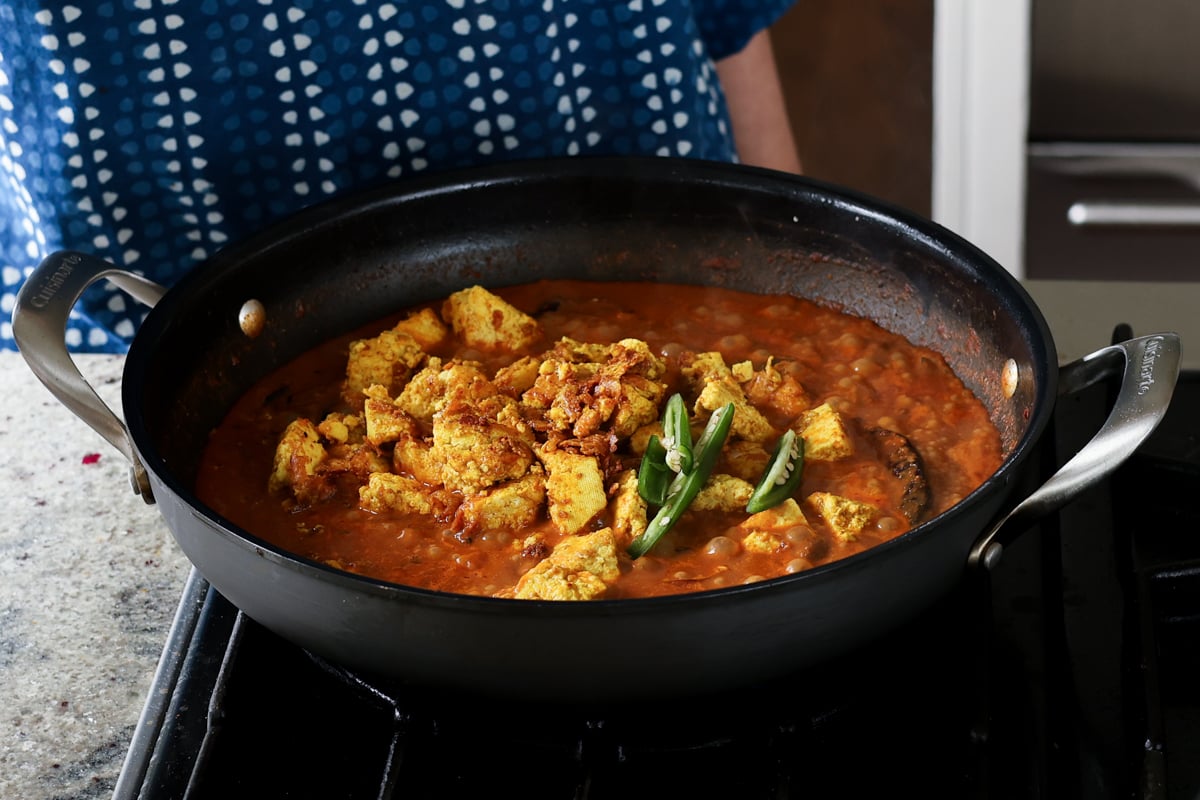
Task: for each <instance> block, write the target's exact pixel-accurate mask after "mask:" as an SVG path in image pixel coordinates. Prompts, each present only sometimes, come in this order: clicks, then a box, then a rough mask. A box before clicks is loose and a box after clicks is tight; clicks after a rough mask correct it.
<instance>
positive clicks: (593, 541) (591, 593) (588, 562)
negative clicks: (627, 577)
mask: <svg viewBox="0 0 1200 800" xmlns="http://www.w3.org/2000/svg"><path fill="white" fill-rule="evenodd" d="M620 574H621V573H620V567H619V565H618V562H617V544H616V540H615V538H614V537H613V532H612V530H611V529H610V528H604V529H602V530H598V531H596V532H594V533H588V534H583V535H580V536H567V537H565V538H564V539H563V540H562V541H560V542H559V543H558V545H556V546H555V548H554V550H553V551H552V552H551V553H550V555H549V556H547V557H546V558H545V559H543V560H542V561H540V562H538V563H537V564H536V565H534V567H533V568H532V569H530V570H529V571H528V572H526V573H525V574H524V575H522V576H521V579H520V580H519V581H517V586H516V592H515V594H516V597H518V598H521V599H525V600H591V599H594V598H596V597H599V596H601V595H602V594H604V592H605V591H607V589H608V584H609V583H610V582H612V581H615V580H616V579H617V577H618V576H619V575H620Z"/></svg>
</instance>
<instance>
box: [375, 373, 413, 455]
mask: <svg viewBox="0 0 1200 800" xmlns="http://www.w3.org/2000/svg"><path fill="white" fill-rule="evenodd" d="M363 394H364V395H366V399H365V400H363V418H364V419H365V420H366V423H367V431H366V440H367V441H368V442H370V443H371V444H373V445H375V446H379V445H381V444H384V443H386V442H394V441H397V440H398V439H401V438H412V437H414V436H417V435H418V433H419V432H418V429H417V421H416V420H415V419H413V418H412V417H411V416H409V415H408V414H406V413H405V412H404V411H402V410H401V409H400V407H399V406H398V405H396V403H395V401H393V400H392V398H391V397H390V396H389V395H388V392H387V388H386V387H384V386H380V385H379V384H377V383H376V384H373V385H372V386H370V387H368V388H367V390H366V391H365V392H363Z"/></svg>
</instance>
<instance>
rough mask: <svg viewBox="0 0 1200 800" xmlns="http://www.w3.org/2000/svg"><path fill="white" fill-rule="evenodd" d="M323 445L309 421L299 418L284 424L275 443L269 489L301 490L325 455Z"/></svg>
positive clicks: (297, 491)
mask: <svg viewBox="0 0 1200 800" xmlns="http://www.w3.org/2000/svg"><path fill="white" fill-rule="evenodd" d="M326 455H327V453H326V451H325V445H323V444H322V443H321V435H320V433H318V432H317V428H316V426H315V425H313V424H312V421H311V420H308V419H304V418H300V419H296V420H292V421H291V422H290V423H288V426H287V428H285V429H284V431H283V436H281V437H280V439H279V443H278V444H277V445H276V446H275V460H274V465H273V467H272V470H271V478H270V480H269V482H268V485H269V487H270V489H271V490H272V491H278V490H280V489H286V488H291V489H293V491H294V492H296V493H297V494H300V493H302V492H303V487H304V486H305V483H306V481H307V480H308V479H310V478H312V477H314V476H315V475H316V472H317V467H318V466H319V465H320V464H321V462H323V461H324V460H325V458H326Z"/></svg>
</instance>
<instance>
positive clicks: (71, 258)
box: [12, 251, 166, 503]
mask: <svg viewBox="0 0 1200 800" xmlns="http://www.w3.org/2000/svg"><path fill="white" fill-rule="evenodd" d="M103 278H107V279H108V280H109V281H111V282H112V283H114V284H116V285H117V286H118V287H120V288H121V289H122V290H124V291H125V292H128V293H129V294H130V295H132V296H133V297H134V298H135V299H137V300H138V301H140V302H142V303H145V304H146V305H148V306H153V305H154V304H155V303H157V302H158V301H159V300H160V299H161V298H162V296H163V294H165V293H166V289H164V288H163V287H162V286H159V285H158V284H157V283H154V282H153V281H149V280H146V279H145V278H143V277H141V276H140V275H135V274H134V273H132V272H126V271H125V270H122V269H119V268H117V267H115V266H114V265H112V264H110V263H109V262H107V261H104V260H103V259H100V258H96V257H95V256H90V255H87V254H86V253H77V252H72V251H62V252H58V253H52V254H50V255H49V256H47V257H46V259H45V260H44V261H42V263H41V264H39V265H38V266H37V267H36V268H35V269H34V270H33V273H32V274H31V275H30V276H29V279H28V280H26V281H25V284H24V285H23V286H22V287H21V290H20V292H18V293H17V303H16V306H15V307H14V308H13V314H12V329H13V339H15V340H16V343H17V348H18V349H19V350H20V351H21V355H22V356H23V357H24V358H25V361H26V363H28V364H29V367H30V369H32V370H33V372H34V374H35V375H37V377H38V379H39V380H40V381H41V382H42V383H43V384H45V385H46V388H48V389H49V390H50V393H51V394H53V395H54V396H55V397H56V398H58V399H59V401H61V402H62V404H63V405H65V406H66V407H67V408H69V409H70V410H71V411H73V412H75V414H76V416H78V417H79V418H80V419H82V420H83V421H84V422H86V423H87V424H88V425H90V426H91V427H92V428H93V429H95V431H96V432H97V433H99V434H100V435H101V436H103V437H104V438H105V439H107V440H108V442H109V443H110V444H111V445H112V446H113V447H115V448H117V450H119V451H120V452H121V455H123V456H125V458H126V459H128V460H129V463H130V464H131V465H132V472H131V482H132V483H133V490H134V491H135V492H137V493H138V494H140V495H141V496H142V498H143V499H144V500H145V501H146V502H147V503H153V502H154V496H153V494H152V493H151V491H150V481H149V479H148V478H147V476H146V469H145V467H143V466H142V464H141V462H140V461H139V460H138V457H137V454H136V453H135V452H134V449H133V442H132V440H130V438H129V430H128V429H127V428H126V427H125V423H124V422H123V421H122V420H121V419H120V417H118V416H117V415H116V414H114V413H113V411H112V409H110V408H109V407H108V406H107V405H106V404H105V403H104V401H103V400H101V399H100V397H99V395H97V394H96V392H95V390H93V389H92V387H91V384H89V383H88V382H87V380H86V379H84V377H83V375H82V374H81V373H80V372H79V368H78V367H77V366H76V365H75V362H74V360H72V358H71V354H70V353H69V352H68V351H67V346H66V342H65V341H64V332H65V331H66V328H67V318H68V317H69V316H70V314H71V309H72V308H74V307H75V303H76V302H78V301H79V297H80V295H82V294H83V292H84V290H85V289H87V288H88V287H89V286H91V285H92V284H93V283H95V282H96V281H98V280H101V279H103Z"/></svg>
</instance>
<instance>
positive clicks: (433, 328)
mask: <svg viewBox="0 0 1200 800" xmlns="http://www.w3.org/2000/svg"><path fill="white" fill-rule="evenodd" d="M392 330H394V331H396V332H397V333H407V334H408V335H409V336H411V337H412V338H413V339H414V340H415V341H416V343H417V344H419V345H420V346H421V349H423V350H425V351H426V352H429V351H430V350H432V349H434V348H435V347H437V346H439V345H441V344H442V343H443V342H445V341H446V338H447V337H449V336H450V331H449V330H448V329H447V328H446V323H444V322H442V319H441V317H439V316H438V315H437V312H436V311H434V310H433V309H432V308H423V309H421V310H420V311H418V312H417V313H415V314H413V315H411V316H409V317H408V318H407V319H402V320H400V321H399V322H398V323H396V325H395V326H393V328H392Z"/></svg>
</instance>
